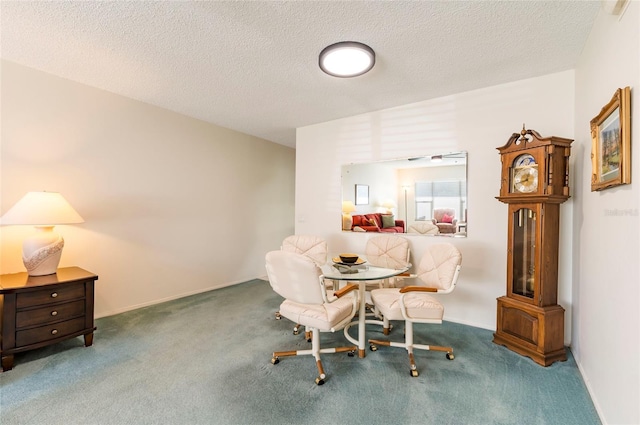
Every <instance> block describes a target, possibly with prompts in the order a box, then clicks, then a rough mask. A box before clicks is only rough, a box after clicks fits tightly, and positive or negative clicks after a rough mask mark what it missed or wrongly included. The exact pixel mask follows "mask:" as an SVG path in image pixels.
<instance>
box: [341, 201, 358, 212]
mask: <svg viewBox="0 0 640 425" xmlns="http://www.w3.org/2000/svg"><path fill="white" fill-rule="evenodd" d="M355 210H356V206H355V205H354V204H353V202H352V201H342V212H343V213H345V214H350V213H352V212H354V211H355Z"/></svg>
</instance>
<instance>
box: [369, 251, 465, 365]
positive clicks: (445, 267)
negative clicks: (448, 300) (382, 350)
mask: <svg viewBox="0 0 640 425" xmlns="http://www.w3.org/2000/svg"><path fill="white" fill-rule="evenodd" d="M461 264H462V254H461V253H460V251H459V250H458V249H457V248H456V247H455V246H453V245H452V244H450V243H445V244H438V245H432V246H430V247H429V248H428V250H427V252H426V253H425V254H424V256H423V257H422V259H421V260H420V263H419V264H418V269H417V273H416V275H415V276H412V277H416V278H417V279H418V280H419V281H421V282H422V283H424V286H405V287H403V288H401V289H400V288H382V289H374V290H373V291H371V298H372V300H373V304H374V306H375V308H376V309H377V310H378V311H379V312H380V313H381V314H382V315H383V332H384V334H385V335H388V334H389V328H390V323H389V322H390V321H391V320H404V322H405V340H404V342H392V341H386V340H378V339H370V340H369V344H370V346H369V348H370V349H371V350H372V351H376V350H377V346H378V345H382V346H390V347H402V348H404V349H405V350H407V352H408V353H409V364H410V373H411V376H414V377H415V376H418V369H417V368H416V364H415V360H414V356H413V350H414V349H417V350H433V351H443V352H445V353H447V354H446V357H447V358H448V359H449V360H453V358H454V356H453V348H451V347H440V346H434V345H423V344H415V343H414V341H413V324H414V323H437V324H441V323H442V317H443V316H444V307H443V306H442V304H441V303H440V302H439V301H438V300H437V299H436V298H435V297H433V296H431V295H429V293H437V294H448V293H450V292H451V291H453V290H454V288H455V286H456V282H457V280H458V274H459V272H460V265H461Z"/></svg>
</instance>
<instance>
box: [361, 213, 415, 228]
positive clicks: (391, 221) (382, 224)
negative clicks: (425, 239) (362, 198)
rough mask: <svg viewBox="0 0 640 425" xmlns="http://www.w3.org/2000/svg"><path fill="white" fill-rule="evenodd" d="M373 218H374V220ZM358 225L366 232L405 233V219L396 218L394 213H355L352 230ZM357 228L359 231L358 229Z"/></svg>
mask: <svg viewBox="0 0 640 425" xmlns="http://www.w3.org/2000/svg"><path fill="white" fill-rule="evenodd" d="M383 216H384V217H383ZM371 220H373V222H372V221H371ZM356 227H359V228H360V229H362V230H364V231H365V232H388V233H404V220H396V219H395V218H394V217H393V214H381V213H373V214H364V215H354V216H353V225H352V226H351V230H354V229H355V228H356ZM355 230H356V231H357V229H355ZM362 230H361V231H362Z"/></svg>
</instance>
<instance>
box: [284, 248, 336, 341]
mask: <svg viewBox="0 0 640 425" xmlns="http://www.w3.org/2000/svg"><path fill="white" fill-rule="evenodd" d="M280 249H281V250H282V251H287V252H295V253H298V254H303V255H306V256H307V257H309V258H311V259H312V260H313V261H314V262H315V263H316V264H317V265H318V266H323V265H324V264H325V263H326V262H327V252H328V249H327V242H326V241H325V240H324V239H323V238H321V237H319V236H315V235H291V236H287V237H286V238H285V239H284V240H283V241H282V246H281V247H280ZM281 318H282V316H281V315H280V312H279V311H276V319H277V320H280V319H281ZM299 333H300V324H299V323H296V325H295V326H294V327H293V334H294V335H298V334H299ZM305 338H306V339H307V340H308V341H309V342H311V334H310V333H309V331H308V330H307V331H306V332H305Z"/></svg>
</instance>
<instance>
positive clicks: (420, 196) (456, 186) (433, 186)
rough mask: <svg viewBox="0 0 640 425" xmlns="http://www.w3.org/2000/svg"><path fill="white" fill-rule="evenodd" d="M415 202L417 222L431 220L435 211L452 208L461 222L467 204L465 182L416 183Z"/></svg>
mask: <svg viewBox="0 0 640 425" xmlns="http://www.w3.org/2000/svg"><path fill="white" fill-rule="evenodd" d="M415 202H416V220H431V217H433V210H434V209H438V208H451V209H453V210H455V217H456V218H458V220H459V221H460V220H462V219H464V214H463V213H462V212H463V211H465V209H466V204H467V192H466V184H465V181H464V180H448V181H430V182H416V192H415Z"/></svg>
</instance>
